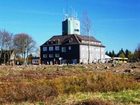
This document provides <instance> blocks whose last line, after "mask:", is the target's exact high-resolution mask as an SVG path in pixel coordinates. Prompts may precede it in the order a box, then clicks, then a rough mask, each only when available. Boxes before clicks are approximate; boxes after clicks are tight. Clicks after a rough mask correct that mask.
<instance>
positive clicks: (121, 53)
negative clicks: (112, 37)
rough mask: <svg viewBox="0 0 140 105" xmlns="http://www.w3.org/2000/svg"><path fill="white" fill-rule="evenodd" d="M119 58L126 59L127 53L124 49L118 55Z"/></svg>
mask: <svg viewBox="0 0 140 105" xmlns="http://www.w3.org/2000/svg"><path fill="white" fill-rule="evenodd" d="M117 56H118V57H122V58H125V52H124V50H123V49H121V50H120V51H119V52H118V54H117Z"/></svg>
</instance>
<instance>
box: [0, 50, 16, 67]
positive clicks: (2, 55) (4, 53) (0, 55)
mask: <svg viewBox="0 0 140 105" xmlns="http://www.w3.org/2000/svg"><path fill="white" fill-rule="evenodd" d="M1 64H11V65H14V64H15V52H14V50H1V51H0V65H1Z"/></svg>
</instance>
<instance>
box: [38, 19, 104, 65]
mask: <svg viewBox="0 0 140 105" xmlns="http://www.w3.org/2000/svg"><path fill="white" fill-rule="evenodd" d="M40 59H41V64H61V63H70V64H77V63H93V62H97V61H102V62H103V61H104V60H105V46H104V45H102V43H101V41H99V40H97V39H96V38H94V37H92V36H85V35H80V22H79V20H77V19H75V18H67V19H66V20H64V21H63V22H62V35H55V36H53V37H52V38H50V39H49V40H48V41H46V42H45V43H44V44H43V45H41V46H40Z"/></svg>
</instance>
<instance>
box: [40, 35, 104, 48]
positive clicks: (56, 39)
mask: <svg viewBox="0 0 140 105" xmlns="http://www.w3.org/2000/svg"><path fill="white" fill-rule="evenodd" d="M83 41H90V42H96V43H101V41H99V40H97V39H96V38H94V37H93V36H85V35H76V34H72V35H56V36H53V37H52V38H50V39H49V40H48V41H46V42H45V43H44V44H43V45H55V44H85V43H83ZM43 45H42V46H43ZM93 45H94V44H93ZM98 46H102V47H104V46H103V45H98Z"/></svg>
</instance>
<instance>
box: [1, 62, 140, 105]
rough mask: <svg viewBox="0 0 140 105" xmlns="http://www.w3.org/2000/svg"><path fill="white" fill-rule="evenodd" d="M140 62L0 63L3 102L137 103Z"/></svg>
mask: <svg viewBox="0 0 140 105" xmlns="http://www.w3.org/2000/svg"><path fill="white" fill-rule="evenodd" d="M139 65H140V64H139V63H138V64H119V65H115V66H112V64H92V65H68V66H66V65H63V66H58V65H55V66H48V65H47V66H45V65H39V66H0V103H1V104H7V105H12V104H15V105H17V104H19V105H21V104H23V105H30V104H37V105H114V104H118V105H121V104H122V105H125V104H128V105H138V104H140V94H139V93H140V82H139V78H140V75H139V74H140V66H139ZM130 68H131V69H132V70H131V71H132V72H125V70H128V69H130Z"/></svg>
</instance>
